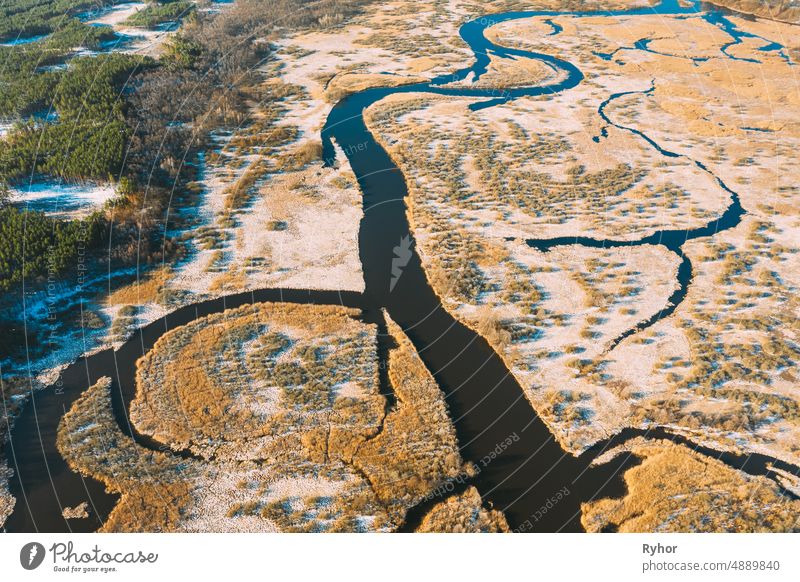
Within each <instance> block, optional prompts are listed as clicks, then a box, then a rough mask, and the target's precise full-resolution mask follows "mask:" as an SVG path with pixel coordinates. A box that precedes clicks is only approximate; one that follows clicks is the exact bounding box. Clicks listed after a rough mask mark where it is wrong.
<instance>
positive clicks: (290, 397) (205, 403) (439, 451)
mask: <svg viewBox="0 0 800 582" xmlns="http://www.w3.org/2000/svg"><path fill="white" fill-rule="evenodd" d="M356 316H357V312H355V311H353V310H349V309H346V308H341V307H327V306H300V305H284V304H259V305H254V306H246V307H242V308H239V309H234V310H229V311H227V312H224V313H222V314H219V315H215V316H210V317H207V318H204V319H201V320H198V321H196V322H193V323H191V324H188V325H186V326H184V327H181V328H178V329H176V330H173V331H171V332H169V333H167V334H165V335H164V336H163V337H162V338H161V339H160V340H159V341H158V342H157V343H156V345H155V347H154V349H153V350H152V351H151V352H150V353H149V354H148V355H146V356H145V357H144V358H142V359H141V360H140V362H139V365H138V375H137V381H138V392H137V398H136V400H135V401H134V402H133V403H132V406H131V419H132V421H133V422H134V424H135V426H136V428H137V430H138V431H140V432H142V433H144V434H147V435H149V436H153V437H155V438H157V439H158V440H160V441H161V442H164V443H165V444H166V445H168V446H169V447H171V448H173V449H189V450H191V451H192V452H193V453H194V455H195V456H194V457H193V458H192V459H189V460H181V459H178V458H176V457H173V456H172V455H171V454H170V453H168V452H165V451H150V450H147V449H143V448H141V447H139V446H138V445H136V444H135V443H134V442H133V441H132V440H131V439H129V438H127V437H125V436H124V435H122V434H121V433H120V431H119V429H118V427H117V426H116V424H115V421H114V418H113V415H112V414H111V410H110V401H109V382H108V381H104V382H101V383H99V384H98V385H96V386H94V387H92V388H91V389H89V390H88V391H87V392H86V393H85V394H84V395H83V396H82V397H81V398H80V399H79V400H78V401H77V402H76V403H75V405H74V406H73V408H72V410H71V411H70V412H69V413H68V414H67V415H65V417H64V421H63V422H62V424H61V426H60V427H59V440H58V444H59V449H60V450H61V451H62V454H63V455H64V457H65V458H66V459H67V461H68V463H69V464H70V465H71V466H72V467H73V468H75V469H77V470H79V471H81V472H82V473H83V474H87V475H92V476H93V477H95V478H98V479H100V480H102V481H103V482H105V483H106V484H107V486H108V487H109V489H111V490H113V491H116V492H119V493H121V494H122V500H121V502H120V504H119V505H118V506H117V508H115V510H114V512H113V513H112V515H111V517H110V519H109V522H108V524H107V526H106V528H105V529H106V530H108V531H390V530H393V529H395V528H397V527H399V526H400V525H401V524H402V523H403V520H404V519H405V513H406V511H407V509H408V508H409V507H411V506H412V505H414V504H416V503H418V502H419V501H420V500H421V499H422V498H424V497H425V496H427V495H429V494H430V493H431V492H432V491H433V490H434V489H435V488H436V487H437V486H439V485H440V484H441V483H442V482H444V481H446V480H447V479H451V478H453V477H455V476H457V475H458V474H460V473H462V472H463V471H464V470H465V465H464V461H463V460H462V459H461V456H460V454H459V451H458V443H457V440H456V436H455V430H454V427H453V425H452V422H451V421H450V419H449V416H448V414H447V407H446V405H445V403H444V397H443V395H442V393H441V391H440V390H439V388H438V386H437V385H436V384H435V382H434V381H433V378H432V376H431V375H430V373H429V372H428V371H427V369H426V368H425V366H424V365H423V364H422V361H421V360H420V359H419V357H418V356H417V354H416V353H415V352H414V349H413V346H412V345H411V343H410V342H409V340H408V339H407V338H406V337H405V335H403V333H402V331H401V330H400V329H399V328H398V327H397V326H396V325H395V324H394V323H391V322H390V323H389V325H390V331H391V333H392V334H393V335H394V337H395V339H396V341H397V343H398V346H399V347H397V348H395V349H393V350H392V351H391V352H390V354H389V376H390V380H391V382H392V386H393V387H394V389H395V391H396V393H397V397H398V403H397V406H396V408H394V409H393V410H391V411H390V412H389V413H388V414H386V413H385V412H384V408H385V405H386V402H385V399H384V397H383V396H381V395H380V394H379V392H378V382H377V361H376V354H377V348H376V343H375V334H376V330H375V328H374V327H373V326H370V325H366V324H364V323H361V322H360V321H358V320H357V319H356Z"/></svg>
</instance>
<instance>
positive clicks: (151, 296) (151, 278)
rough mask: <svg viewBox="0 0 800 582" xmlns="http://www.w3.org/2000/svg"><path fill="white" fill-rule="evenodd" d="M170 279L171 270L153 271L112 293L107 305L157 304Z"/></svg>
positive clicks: (107, 299)
mask: <svg viewBox="0 0 800 582" xmlns="http://www.w3.org/2000/svg"><path fill="white" fill-rule="evenodd" d="M169 277H170V269H169V268H166V267H165V268H161V269H157V270H155V271H152V272H150V273H148V274H146V275H143V276H142V278H141V279H139V280H137V281H134V282H133V283H130V284H128V285H125V286H124V287H120V288H119V289H116V290H115V291H113V292H112V293H110V294H109V295H108V297H107V298H106V300H105V302H106V305H143V304H144V303H149V302H156V301H157V300H158V297H159V293H160V292H161V291H162V290H163V288H164V285H165V284H166V282H167V281H168V280H169Z"/></svg>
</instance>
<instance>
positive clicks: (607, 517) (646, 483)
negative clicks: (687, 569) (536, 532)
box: [581, 443, 800, 532]
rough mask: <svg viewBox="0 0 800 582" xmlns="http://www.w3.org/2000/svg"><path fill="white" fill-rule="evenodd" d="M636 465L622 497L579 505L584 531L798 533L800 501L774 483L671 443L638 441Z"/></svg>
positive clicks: (631, 471) (629, 474)
mask: <svg viewBox="0 0 800 582" xmlns="http://www.w3.org/2000/svg"><path fill="white" fill-rule="evenodd" d="M633 452H634V453H635V454H636V455H638V456H640V457H642V458H643V459H644V460H643V461H642V464H641V465H639V466H637V467H634V468H632V469H630V470H628V471H627V472H626V473H625V483H626V485H627V487H628V492H627V494H626V495H625V496H624V497H623V498H622V499H601V500H599V501H594V502H590V503H585V504H583V508H582V510H583V516H582V518H581V521H582V523H583V525H584V527H585V528H586V529H587V531H593V532H596V531H601V530H603V529H606V528H609V527H613V528H615V529H618V530H619V531H622V532H776V531H780V532H787V531H800V519H798V512H800V502H798V501H791V500H788V499H786V498H785V497H783V496H782V494H781V493H780V491H779V490H778V488H777V486H776V485H775V483H774V482H773V481H771V480H769V479H767V478H765V477H751V476H748V475H745V474H744V473H741V472H739V471H737V470H735V469H731V468H730V467H728V466H727V465H725V464H723V463H722V462H720V461H717V460H714V459H710V458H708V457H705V456H702V455H699V454H697V453H695V452H693V451H691V450H690V449H688V448H686V447H684V446H681V445H674V444H672V443H662V444H647V443H640V444H639V445H637V446H635V447H634V448H633Z"/></svg>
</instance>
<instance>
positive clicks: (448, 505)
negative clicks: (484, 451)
mask: <svg viewBox="0 0 800 582" xmlns="http://www.w3.org/2000/svg"><path fill="white" fill-rule="evenodd" d="M510 529H511V528H509V526H508V522H507V521H506V518H505V516H504V515H503V513H502V512H500V511H497V510H495V509H486V508H484V507H483V504H482V502H481V496H480V493H478V490H477V489H476V488H475V487H469V488H468V489H467V490H466V491H464V492H463V493H460V494H457V495H453V496H451V497H449V498H447V499H446V500H444V501H442V502H441V503H438V504H436V505H435V506H434V507H433V509H431V510H430V511H429V512H428V513H427V514H426V515H425V517H424V518H423V519H422V523H421V524H420V526H419V527H418V528H417V530H416V531H417V533H508V532H509V531H510Z"/></svg>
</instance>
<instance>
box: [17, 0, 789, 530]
mask: <svg viewBox="0 0 800 582" xmlns="http://www.w3.org/2000/svg"><path fill="white" fill-rule="evenodd" d="M693 11H694V9H693V8H683V7H680V6H678V3H677V0H666V1H665V2H663V3H662V4H660V5H659V6H657V7H652V8H640V9H633V10H624V11H616V12H597V13H555V12H541V11H539V12H512V13H504V14H500V15H495V16H487V17H483V18H479V19H477V20H474V21H471V22H468V23H466V24H465V25H464V26H463V27H462V28H461V36H462V38H463V39H464V40H465V41H466V42H467V44H468V45H469V46H470V48H471V49H472V51H473V53H474V55H475V62H474V63H473V64H472V66H470V67H468V68H465V69H462V70H460V71H458V72H456V73H455V74H453V75H444V76H442V77H439V78H437V79H434V80H433V81H431V82H430V83H420V84H415V85H407V86H403V87H395V88H379V89H369V90H366V91H363V92H361V93H357V94H354V95H351V96H349V97H347V98H345V99H344V100H342V101H341V102H340V103H338V104H337V105H336V106H335V107H334V109H333V111H332V112H331V114H330V116H329V118H328V121H327V123H326V125H325V127H324V129H323V131H322V139H323V148H324V152H323V156H324V159H325V160H328V161H329V162H330V163H333V162H334V160H335V155H336V154H335V151H334V148H333V141H332V140H333V139H335V140H336V142H337V143H338V144H339V145H341V146H342V148H343V149H344V151H345V152H346V153H347V156H348V159H349V161H350V164H351V166H352V168H353V171H354V172H355V174H356V176H357V178H358V182H359V185H360V187H361V190H362V193H363V197H364V219H363V220H362V223H361V228H360V234H359V250H360V256H361V262H362V265H363V269H364V276H365V281H366V291H365V293H364V294H363V295H360V294H355V293H338V292H306V291H281V290H261V291H256V292H252V293H249V292H248V293H242V294H238V295H236V296H233V297H226V298H221V299H216V300H212V301H206V302H203V303H199V304H196V305H191V306H188V307H185V308H182V309H180V310H178V311H176V312H174V313H172V314H170V315H168V316H166V317H165V318H163V319H162V320H159V321H157V322H155V323H153V324H151V325H148V326H147V327H145V328H144V329H142V330H141V331H140V332H138V333H137V334H136V335H135V336H134V338H132V339H131V340H130V341H128V342H127V343H126V344H125V345H124V346H123V347H122V348H120V349H119V350H117V351H116V352H115V351H112V350H106V351H103V352H100V353H98V354H95V355H93V356H90V357H88V358H83V359H80V360H79V361H77V362H76V363H74V364H72V365H71V366H69V368H67V370H66V371H65V372H64V373H63V375H62V381H61V385H59V386H54V387H50V388H48V389H47V390H45V391H43V392H38V393H34V394H33V395H32V400H31V402H30V403H29V404H28V406H26V408H25V410H24V412H23V413H22V414H21V416H20V418H19V419H18V420H17V422H16V424H15V427H14V430H13V432H12V434H11V438H10V440H9V443H8V445H7V447H6V452H7V455H8V458H9V463H10V465H11V467H12V468H13V469H14V471H15V474H16V475H15V477H14V478H13V479H12V481H11V490H12V494H13V495H14V496H15V497H16V498H17V505H16V507H15V511H14V513H13V515H12V516H11V517H10V518H9V520H8V523H7V524H6V528H7V529H8V530H9V531H47V532H60V531H92V530H95V529H97V527H99V526H100V525H101V524H102V521H103V520H104V519H105V517H106V516H107V515H108V513H109V512H110V511H111V509H113V506H114V504H115V503H116V500H117V499H116V496H114V495H110V494H108V493H106V492H105V491H104V490H103V486H102V485H101V484H100V483H98V482H96V481H94V480H92V479H83V478H81V477H80V476H79V475H77V474H75V473H73V472H71V471H70V470H69V468H68V467H67V466H66V463H65V462H64V460H63V459H62V458H61V456H60V455H59V454H58V451H57V450H56V447H55V436H56V432H57V428H58V423H59V421H60V419H61V416H62V415H63V414H64V412H66V411H67V410H68V409H69V407H70V406H71V404H72V403H73V402H74V401H75V400H76V399H77V398H78V397H79V396H80V394H81V393H82V392H83V391H84V390H85V389H86V388H87V387H88V386H90V385H91V384H93V383H94V382H95V381H96V380H97V379H98V378H100V377H102V376H110V377H111V378H112V379H113V380H114V388H113V400H114V411H115V414H116V416H117V419H118V421H119V423H120V426H121V427H122V429H123V430H124V431H125V432H126V433H128V434H130V435H132V436H133V437H134V438H136V440H137V442H139V443H140V444H141V445H142V446H148V447H156V448H157V447H158V443H155V442H153V441H150V440H148V439H147V438H146V437H143V436H141V435H137V434H135V432H134V431H133V430H132V429H131V427H130V425H129V423H128V420H127V410H128V406H129V404H130V401H131V399H132V398H133V397H134V395H135V362H136V360H137V359H138V358H139V357H140V356H141V355H143V354H145V353H146V352H147V351H148V350H149V349H150V348H151V347H152V345H153V344H154V343H155V341H156V340H157V339H158V338H159V337H160V336H161V335H163V334H164V333H165V332H166V331H168V330H170V329H174V328H175V327H178V326H180V325H184V324H186V323H188V322H190V321H193V320H195V319H197V318H199V317H202V316H204V315H208V314H210V313H217V312H220V311H223V310H224V309H227V308H231V307H236V306H239V305H243V304H246V303H252V302H259V301H287V302H296V303H318V304H342V305H348V306H352V307H359V308H361V309H362V311H363V313H364V319H365V321H369V322H374V323H378V324H379V325H382V321H381V315H380V310H381V308H385V309H386V310H387V311H388V313H389V314H390V315H391V317H392V318H393V319H394V320H395V321H396V322H398V323H399V324H400V325H401V327H403V329H404V330H405V331H406V333H407V334H408V336H409V337H410V339H411V341H412V342H413V343H414V345H415V346H416V348H417V349H418V351H419V353H420V356H421V357H422V359H423V361H424V362H425V363H426V365H427V366H428V368H429V369H430V370H431V371H432V372H433V373H434V376H435V377H436V380H437V381H438V382H439V384H440V386H441V388H442V390H443V391H444V393H445V395H446V398H447V402H448V405H449V407H450V411H451V416H452V418H453V420H454V422H455V425H456V430H457V433H458V438H459V442H460V444H461V447H462V455H463V456H464V458H466V459H468V460H471V461H473V462H475V463H476V465H477V466H478V468H479V469H480V471H479V473H478V474H477V475H476V476H475V477H474V478H473V479H472V481H471V482H472V483H473V484H474V485H475V486H477V488H478V489H479V491H480V493H481V496H482V498H483V500H484V503H485V504H487V506H493V507H495V508H497V509H501V510H503V511H504V512H505V514H506V517H507V519H508V521H509V523H510V525H511V526H512V528H521V529H523V530H525V531H545V532H550V531H580V530H581V524H580V504H581V503H582V502H586V501H588V500H591V499H595V498H598V497H616V496H620V495H622V494H623V493H624V485H623V482H622V479H621V474H622V472H623V471H624V470H625V469H627V468H628V467H631V466H633V465H634V464H635V463H637V462H638V460H637V459H636V458H635V457H633V456H632V455H630V454H627V453H626V454H622V455H619V456H617V457H616V458H615V459H614V460H613V461H611V462H609V463H606V464H604V465H601V466H597V467H595V466H592V464H591V463H592V460H593V459H594V458H596V456H597V455H599V454H601V453H602V452H603V451H604V450H607V448H608V447H611V446H615V445H617V444H621V443H623V442H625V441H626V440H629V439H630V438H633V437H635V436H655V437H658V438H676V437H673V435H672V434H670V433H669V432H668V431H666V430H663V429H657V430H655V431H643V430H633V429H631V430H626V431H623V432H622V433H621V434H619V435H616V436H614V437H612V438H610V439H609V440H608V441H604V442H602V443H598V444H596V445H595V446H594V447H592V448H591V449H590V450H589V451H587V452H586V453H584V454H583V455H581V456H579V457H577V458H576V457H574V456H572V455H570V454H568V453H566V452H564V451H563V450H562V448H561V447H560V446H559V444H558V443H557V442H556V441H555V439H554V437H553V435H552V434H551V433H550V431H549V429H548V427H547V426H546V425H545V424H544V422H542V420H541V419H540V418H539V417H538V416H537V415H536V413H535V411H534V410H533V408H532V407H531V406H530V404H529V403H528V401H527V399H526V398H525V396H524V393H523V391H522V389H521V387H520V386H519V384H518V383H517V382H516V380H515V379H514V377H513V376H512V375H511V374H510V372H509V370H508V369H507V367H506V366H505V364H504V363H503V361H502V360H501V359H500V358H499V357H498V355H497V354H496V353H495V352H494V350H493V349H492V348H491V347H490V346H489V345H488V343H487V342H486V341H485V340H484V339H483V338H482V337H480V336H479V335H477V334H476V333H475V332H473V331H471V330H470V329H468V328H467V327H465V326H464V325H462V324H461V323H459V322H458V321H456V320H455V319H454V318H453V317H452V316H451V315H450V314H449V313H447V312H446V311H445V310H444V309H443V308H442V306H441V304H440V301H439V298H438V297H437V296H436V294H435V293H434V291H433V289H432V288H431V287H430V285H429V284H428V281H427V279H426V276H425V272H424V270H423V268H422V265H421V263H420V259H419V256H418V255H417V253H416V249H414V247H413V240H412V246H411V248H410V249H409V250H410V251H411V252H410V257H409V259H408V261H407V264H404V265H401V264H399V263H397V261H394V260H393V259H395V257H396V253H395V248H396V247H397V246H398V245H401V244H402V243H401V241H403V240H404V239H405V238H406V237H409V236H410V235H411V231H410V228H409V225H408V221H407V217H406V205H405V199H406V196H407V194H408V190H407V187H406V182H405V178H404V176H403V174H402V173H401V172H400V170H399V169H398V168H397V166H396V165H395V164H394V163H393V162H392V160H391V158H390V157H389V155H388V154H387V152H386V151H385V150H384V149H383V148H382V147H381V146H380V144H379V143H378V142H377V141H376V140H375V139H374V137H373V136H372V135H371V133H370V132H369V131H368V129H367V128H366V126H365V123H364V119H363V111H364V109H365V108H366V107H368V106H370V105H371V104H373V103H375V102H377V101H379V100H380V99H382V98H384V97H386V96H388V95H391V94H394V93H410V92H427V93H437V94H443V95H453V96H459V97H465V96H466V97H476V98H481V99H485V100H484V101H480V102H476V103H475V104H473V106H472V109H474V110H476V111H477V110H480V109H483V108H486V107H491V106H494V105H496V104H499V103H504V102H507V101H509V100H511V99H515V98H517V97H521V96H528V95H540V94H544V93H552V92H555V91H565V90H568V89H570V88H572V87H575V86H576V85H578V84H579V83H580V82H581V81H582V80H583V74H582V73H581V71H580V70H579V69H578V68H577V67H575V66H574V65H573V64H571V63H569V62H567V61H564V60H561V59H558V58H555V57H552V56H550V55H544V54H539V53H533V52H528V51H522V50H519V49H508V48H505V47H499V46H496V45H494V44H492V43H490V42H489V41H488V40H487V39H486V38H485V36H484V31H485V29H486V28H487V27H488V26H491V25H493V24H496V23H497V22H501V21H505V20H511V19H516V18H527V17H530V16H548V17H552V18H555V17H558V16H561V15H564V14H575V15H577V16H583V15H592V14H602V15H612V16H614V15H617V16H622V15H642V14H653V13H663V14H672V13H691V12H693ZM551 26H552V28H553V30H554V34H558V33H559V32H560V26H558V25H556V24H554V23H552V24H551ZM489 54H493V55H497V56H499V57H506V58H530V59H538V60H542V61H544V62H545V63H547V64H548V65H550V66H552V67H554V68H556V69H558V70H559V71H562V72H563V73H564V75H563V76H562V77H561V78H560V81H558V82H557V83H554V84H552V85H548V86H538V87H529V88H518V89H513V90H508V91H504V92H502V94H498V92H497V91H493V90H480V89H474V88H469V87H466V88H465V87H459V88H452V87H445V86H444V85H446V84H448V83H451V82H453V81H454V80H455V81H457V80H462V79H465V78H466V77H467V76H468V75H474V77H475V78H478V77H480V75H482V74H483V73H484V72H485V71H486V68H487V66H488V64H489V56H488V55H489ZM609 123H610V121H609ZM632 131H634V130H632ZM641 136H642V137H644V138H645V139H649V138H647V137H646V136H645V135H644V134H641ZM651 143H653V144H654V142H651ZM654 145H655V144H654ZM664 155H668V154H667V153H665V154H664ZM675 155H677V154H675ZM706 171H707V170H706ZM720 183H721V181H720ZM729 192H730V191H729ZM730 193H731V195H732V198H731V200H732V201H731V206H730V207H729V208H728V210H727V211H726V212H725V214H724V215H723V216H722V217H721V218H720V219H719V220H718V221H715V223H713V224H711V225H706V226H705V227H702V228H699V229H696V230H694V231H689V232H688V233H687V232H686V231H681V232H677V231H663V232H659V233H655V234H653V235H651V236H650V237H646V238H643V239H642V240H640V241H636V242H624V243H623V242H618V241H616V242H615V241H595V240H593V239H587V238H582V237H575V238H571V237H570V238H568V240H560V239H559V240H552V241H529V244H531V245H532V246H536V247H537V248H542V249H543V250H547V249H548V248H552V246H555V245H556V244H585V245H589V246H595V245H616V246H620V245H634V244H663V245H665V246H667V248H670V249H671V250H675V251H678V250H679V249H680V246H681V245H682V244H683V243H684V242H685V241H686V240H687V238H695V237H699V236H709V235H711V234H713V233H714V232H718V231H719V230H724V228H730V227H732V226H735V224H738V222H739V220H740V218H741V214H742V212H743V211H742V209H741V206H740V205H739V203H738V197H737V196H736V195H735V193H733V192H730ZM403 263H405V261H403ZM690 278H691V264H690V263H688V261H687V260H686V259H684V263H683V265H682V267H681V270H680V271H679V279H682V280H684V279H685V283H683V282H682V283H681V290H682V291H681V292H682V293H683V294H684V295H685V293H686V289H687V288H688V285H689V280H690ZM680 299H681V297H676V296H673V298H672V302H673V303H674V304H677V303H678V302H679V301H680ZM666 315H668V310H663V311H662V312H661V313H660V314H659V315H658V318H657V319H660V318H663V317H665V316H666ZM631 333H632V332H631ZM384 342H385V338H384ZM384 345H385V344H384ZM384 349H385V348H384ZM383 381H384V383H385V379H383ZM677 438H678V440H679V442H685V443H686V444H688V445H689V446H692V447H693V448H695V449H696V450H699V451H700V452H701V453H703V454H706V455H710V456H714V457H715V458H720V459H721V460H723V461H724V462H726V463H728V464H729V465H731V466H734V467H736V468H739V469H741V470H743V471H746V472H748V473H751V474H759V475H768V474H770V471H769V466H770V464H771V463H775V464H776V465H777V466H779V467H781V468H785V469H787V470H790V471H792V472H796V470H797V469H796V468H794V467H791V466H789V465H787V464H785V463H779V462H777V461H775V460H773V459H770V458H769V457H766V456H763V455H749V456H739V455H732V454H727V453H724V454H723V453H718V452H716V451H713V450H711V449H703V448H698V447H696V446H695V445H693V444H692V443H690V442H689V441H687V440H686V439H681V438H680V437H677ZM508 439H511V440H512V444H511V445H510V446H509V447H508V448H506V449H504V450H503V451H502V454H497V453H496V451H497V450H498V447H499V446H500V445H501V443H504V442H507V441H508ZM564 491H566V492H568V493H567V494H566V495H563V494H562V495H561V496H560V499H559V501H558V502H557V503H555V504H554V503H552V502H551V501H549V500H551V499H552V498H554V497H555V496H557V495H558V494H559V492H564ZM87 498H88V499H90V500H91V506H92V512H91V516H90V517H89V518H88V519H83V520H69V521H67V520H64V519H63V518H62V517H61V509H62V508H63V507H65V506H74V505H77V504H78V503H80V502H81V501H84V500H86V499H87ZM546 504H547V505H548V508H547V510H546V511H544V512H542V511H541V510H542V508H543V507H545V505H546ZM412 513H414V519H415V520H416V519H419V514H420V511H417V512H416V513H415V512H413V511H412Z"/></svg>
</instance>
